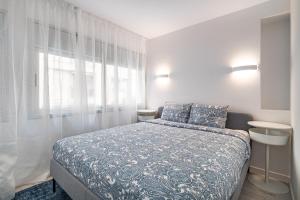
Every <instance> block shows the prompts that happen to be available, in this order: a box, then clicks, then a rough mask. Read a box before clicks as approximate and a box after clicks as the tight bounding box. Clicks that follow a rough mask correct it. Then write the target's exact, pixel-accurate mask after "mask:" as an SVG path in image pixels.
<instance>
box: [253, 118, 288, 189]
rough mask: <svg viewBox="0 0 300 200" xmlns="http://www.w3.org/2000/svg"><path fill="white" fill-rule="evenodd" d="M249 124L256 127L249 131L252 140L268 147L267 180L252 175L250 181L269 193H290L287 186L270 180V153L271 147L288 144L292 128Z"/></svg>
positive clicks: (276, 124)
mask: <svg viewBox="0 0 300 200" xmlns="http://www.w3.org/2000/svg"><path fill="white" fill-rule="evenodd" d="M248 124H249V125H250V126H254V127H256V128H250V129H249V134H250V138H251V140H254V141H256V142H259V143H262V144H265V145H266V165H265V178H264V179H263V178H261V177H259V176H257V175H250V176H249V181H250V182H251V183H252V184H254V185H256V186H257V187H259V188H261V189H262V190H264V191H266V192H269V193H273V194H284V193H287V192H289V188H288V186H287V185H286V184H284V183H282V182H280V181H278V180H275V179H269V153H270V145H275V146H281V145H286V144H287V143H288V141H289V136H290V133H289V132H290V131H291V130H292V127H291V126H289V125H285V124H279V123H273V122H263V121H249V122H248Z"/></svg>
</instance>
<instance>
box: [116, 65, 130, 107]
mask: <svg viewBox="0 0 300 200" xmlns="http://www.w3.org/2000/svg"><path fill="white" fill-rule="evenodd" d="M118 76H119V104H120V105H125V104H126V99H128V98H130V96H129V94H128V68H125V67H118ZM127 101H128V100H127Z"/></svg>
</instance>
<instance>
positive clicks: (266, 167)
mask: <svg viewBox="0 0 300 200" xmlns="http://www.w3.org/2000/svg"><path fill="white" fill-rule="evenodd" d="M268 134H269V129H266V135H268ZM269 158H270V146H269V145H266V166H265V170H266V171H265V182H266V183H269V160H270V159H269Z"/></svg>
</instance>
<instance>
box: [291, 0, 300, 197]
mask: <svg viewBox="0 0 300 200" xmlns="http://www.w3.org/2000/svg"><path fill="white" fill-rule="evenodd" d="M291 34H292V35H291V58H292V62H291V63H292V68H291V80H292V81H291V114H292V126H293V128H294V135H293V136H294V137H293V162H292V186H293V192H294V195H295V199H300V89H299V86H300V1H299V0H292V1H291Z"/></svg>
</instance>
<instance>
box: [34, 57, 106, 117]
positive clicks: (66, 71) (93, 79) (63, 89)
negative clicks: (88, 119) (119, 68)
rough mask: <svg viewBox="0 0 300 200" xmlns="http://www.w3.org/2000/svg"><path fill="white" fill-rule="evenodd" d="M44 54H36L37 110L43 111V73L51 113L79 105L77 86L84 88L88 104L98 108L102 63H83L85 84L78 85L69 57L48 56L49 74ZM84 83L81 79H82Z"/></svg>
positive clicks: (99, 104) (78, 75)
mask: <svg viewBox="0 0 300 200" xmlns="http://www.w3.org/2000/svg"><path fill="white" fill-rule="evenodd" d="M44 60H45V58H44V53H39V108H40V109H42V108H44V101H45V100H44V95H45V78H44V77H45V74H48V85H49V106H50V110H52V111H55V110H57V109H64V110H69V109H71V108H74V107H75V106H76V105H78V104H79V103H80V102H78V99H79V98H78V97H79V96H81V95H82V94H79V93H78V92H79V91H80V88H79V87H82V86H86V95H87V103H88V105H94V106H96V107H101V73H102V72H101V71H102V69H101V67H102V65H101V63H98V62H96V63H93V62H90V61H85V69H84V70H85V71H84V72H83V73H84V76H85V77H84V78H85V80H86V84H80V85H78V80H79V77H81V76H80V75H81V74H82V73H81V74H80V72H78V71H79V69H77V68H78V67H76V61H75V59H74V58H71V57H64V56H57V55H54V54H48V58H47V60H48V72H47V73H45V63H44ZM82 80H84V79H82Z"/></svg>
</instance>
